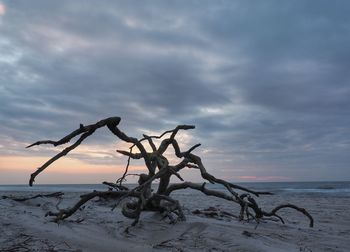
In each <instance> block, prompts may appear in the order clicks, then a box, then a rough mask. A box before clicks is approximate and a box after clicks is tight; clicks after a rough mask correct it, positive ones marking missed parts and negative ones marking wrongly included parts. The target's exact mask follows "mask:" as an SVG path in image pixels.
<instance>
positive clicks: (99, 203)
mask: <svg viewBox="0 0 350 252" xmlns="http://www.w3.org/2000/svg"><path fill="white" fill-rule="evenodd" d="M37 193H38V192H35V193H33V192H10V191H8V192H4V191H3V192H0V196H1V198H2V197H3V196H15V197H23V196H29V195H35V194H37ZM80 194H81V193H78V192H68V193H67V192H65V193H64V195H63V197H62V198H61V199H58V198H36V199H31V200H27V201H24V202H17V201H14V200H11V199H0V251H349V248H350V208H349V205H350V198H349V197H348V196H339V195H337V196H336V197H335V196H334V195H332V194H327V195H325V194H311V193H309V194H307V193H304V194H292V193H289V194H277V195H273V196H264V197H262V196H261V197H260V198H259V202H261V203H262V206H263V207H264V208H266V209H271V207H272V206H275V205H277V204H280V203H286V202H290V203H294V204H297V205H299V206H302V207H305V208H306V209H308V210H309V212H310V213H311V214H312V215H313V217H314V220H315V226H314V228H310V227H309V226H308V224H309V223H308V220H307V218H306V217H305V216H303V215H302V214H300V213H298V212H296V211H293V210H288V211H287V210H286V211H284V212H281V215H282V216H284V219H285V221H286V224H282V223H280V222H277V221H274V220H265V221H263V222H261V223H260V224H259V225H256V223H255V222H254V221H251V222H239V221H238V220H237V219H235V218H228V217H220V216H213V217H208V216H203V215H198V214H193V211H194V210H196V209H199V210H203V209H206V208H208V207H210V206H212V207H215V208H217V209H220V210H221V211H228V212H230V213H232V214H238V208H237V206H235V205H233V204H232V203H229V202H225V201H224V200H220V199H216V198H213V197H206V196H204V195H202V194H200V193H196V192H195V193H193V194H188V193H183V194H182V193H180V192H179V193H177V194H176V196H175V198H177V199H178V200H179V201H180V202H181V204H182V205H183V207H184V211H185V214H186V217H187V220H186V221H185V222H178V223H176V224H169V221H168V220H167V219H163V220H162V216H161V215H159V214H155V213H151V212H149V213H143V214H142V217H141V221H140V222H139V223H138V224H137V225H136V226H135V227H129V226H130V225H131V223H132V220H131V219H127V218H125V217H124V216H123V215H122V214H121V212H120V208H116V209H115V210H114V211H111V206H112V205H113V202H112V201H106V200H102V199H96V200H94V201H92V202H89V203H87V204H86V205H85V206H84V207H83V209H81V210H80V211H78V212H77V213H76V214H75V215H73V216H71V217H70V218H68V219H67V220H65V221H61V222H60V223H59V224H57V223H53V222H51V220H52V218H51V217H45V213H46V212H47V211H50V210H53V211H54V210H57V209H61V208H64V207H68V206H71V205H73V204H74V202H76V201H77V200H78V199H79V195H80ZM128 227H129V228H128Z"/></svg>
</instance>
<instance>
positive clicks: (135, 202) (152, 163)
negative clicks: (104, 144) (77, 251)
mask: <svg viewBox="0 0 350 252" xmlns="http://www.w3.org/2000/svg"><path fill="white" fill-rule="evenodd" d="M120 120H121V118H120V117H110V118H107V119H104V120H101V121H99V122H97V123H95V124H91V125H87V126H84V125H83V124H80V126H79V128H78V129H77V130H75V131H73V132H71V133H70V134H68V135H67V136H65V137H63V138H62V139H60V140H58V141H52V140H44V141H38V142H35V143H33V144H31V145H29V146H27V148H30V147H32V146H36V145H41V144H51V145H53V146H59V145H63V144H67V143H68V142H70V141H71V140H72V139H73V138H75V137H77V136H79V138H78V139H77V140H76V141H75V142H74V143H73V144H71V145H70V146H68V147H66V148H65V149H63V150H62V151H61V152H59V153H58V154H57V155H55V156H54V157H52V158H51V159H49V160H48V161H47V162H46V163H44V164H43V165H42V166H41V167H39V168H38V169H37V170H36V171H35V172H33V173H32V174H31V176H30V180H29V185H30V186H32V185H33V183H34V180H35V178H36V176H38V175H39V174H40V173H41V172H43V171H44V170H45V169H46V168H47V167H49V166H50V165H51V164H52V163H53V162H55V161H56V160H58V159H59V158H61V157H63V156H65V155H67V154H68V153H69V152H70V151H72V150H73V149H75V148H76V147H78V146H79V145H80V144H81V143H82V142H83V141H84V140H85V139H86V138H87V137H89V136H90V135H92V134H93V133H94V132H95V131H96V130H97V129H99V128H101V127H105V126H106V127H107V128H108V129H109V130H110V131H111V132H112V133H113V134H114V135H115V136H116V137H118V138H119V139H120V140H122V141H124V142H127V143H130V144H131V147H130V149H129V150H128V151H125V150H117V152H118V153H120V154H122V155H125V156H127V157H128V161H127V165H126V168H125V171H124V174H123V176H122V177H121V178H119V179H118V180H117V181H116V183H110V182H103V183H104V184H106V185H108V186H109V187H110V189H109V190H108V191H94V192H91V193H88V194H84V195H81V199H80V200H79V201H78V202H77V203H76V204H75V205H74V206H72V207H71V208H67V209H61V210H60V211H58V212H48V213H47V215H48V216H54V217H55V218H54V221H56V222H57V221H60V220H63V219H66V218H68V217H69V216H71V215H72V214H74V213H75V212H76V211H77V210H78V209H79V208H80V207H81V206H83V205H84V204H85V203H86V202H88V201H89V200H91V199H93V198H95V197H100V198H114V199H115V200H116V204H115V206H117V205H118V204H120V202H124V204H123V206H122V213H123V215H124V216H125V217H127V218H132V219H134V222H133V223H132V225H135V224H136V223H137V222H138V221H139V218H140V214H141V212H142V211H157V212H160V213H162V214H164V215H165V216H167V217H168V218H169V219H170V220H171V221H172V222H176V221H177V220H185V215H184V214H183V211H182V208H181V205H180V204H179V202H178V201H177V200H175V199H174V198H172V197H171V193H172V192H174V191H177V190H182V189H186V188H190V189H193V190H197V191H201V192H202V193H204V194H205V195H208V196H214V197H218V198H222V199H224V200H228V201H232V202H234V203H236V204H238V205H239V206H240V213H239V219H240V220H249V219H253V220H255V221H256V222H257V223H259V221H260V219H262V218H264V217H272V216H273V217H277V218H278V219H279V220H280V221H281V222H282V223H284V220H283V218H282V217H281V216H280V215H278V214H277V213H278V211H279V210H281V209H283V208H291V209H294V210H296V211H299V212H301V213H302V214H304V215H305V216H306V217H308V219H309V226H310V227H313V218H312V216H311V215H310V214H309V213H308V212H307V211H306V210H305V209H304V208H300V207H298V206H296V205H293V204H284V205H279V206H277V207H275V208H273V209H272V210H271V211H265V210H263V209H261V208H260V207H259V205H258V203H257V201H256V199H255V198H256V197H259V196H260V195H271V193H270V192H262V191H254V190H251V189H249V188H245V187H242V186H239V185H236V184H233V183H230V182H228V181H225V180H222V179H219V178H216V177H215V176H213V175H211V174H210V173H208V172H207V170H206V168H205V167H204V165H203V163H202V160H201V158H200V157H199V156H197V155H195V154H193V153H192V152H193V151H194V150H195V149H196V148H198V147H199V146H200V144H196V145H194V146H193V147H191V148H189V149H188V150H186V151H182V150H180V147H179V144H178V142H177V140H176V135H177V133H178V132H179V131H180V130H190V129H194V128H195V126H193V125H178V126H177V127H176V128H174V129H172V130H168V131H165V132H164V133H162V134H161V135H159V136H148V135H143V138H141V139H137V138H134V137H130V136H128V135H126V134H125V133H124V132H123V131H121V130H120V129H119V128H118V125H119V123H120ZM154 139H160V140H161V142H160V144H159V146H156V144H155V142H154V141H153V140H154ZM145 144H148V145H149V146H150V148H151V152H147V151H146V148H145ZM170 146H172V147H173V149H174V151H175V155H176V157H177V158H179V159H180V161H179V163H177V164H170V163H169V161H168V159H167V158H166V157H165V156H164V153H165V151H166V150H167V149H168V148H169V147H170ZM134 148H137V150H138V151H137V152H133V149H134ZM131 159H143V160H144V163H145V166H146V168H147V173H142V174H136V175H138V176H139V180H138V186H136V187H134V188H132V189H128V187H126V186H124V185H123V182H124V181H125V178H126V177H127V176H128V175H130V174H128V168H129V165H130V161H131ZM184 168H189V169H197V170H198V171H199V173H200V175H201V177H202V178H203V179H204V180H205V181H206V182H209V183H212V184H220V185H222V186H224V187H225V188H226V190H227V192H226V193H224V192H222V191H217V190H212V189H208V188H207V187H206V182H204V183H203V184H196V183H192V182H187V181H184V180H183V178H182V177H181V175H180V171H182V170H183V169H184ZM133 175H135V174H133ZM172 176H176V177H177V178H178V179H179V180H181V181H182V182H181V183H176V184H170V178H171V177H172ZM155 180H159V184H158V189H157V191H156V192H153V191H152V190H151V186H152V183H153V182H155Z"/></svg>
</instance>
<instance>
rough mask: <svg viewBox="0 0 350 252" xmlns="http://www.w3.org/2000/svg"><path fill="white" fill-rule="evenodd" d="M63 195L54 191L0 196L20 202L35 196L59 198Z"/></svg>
mask: <svg viewBox="0 0 350 252" xmlns="http://www.w3.org/2000/svg"><path fill="white" fill-rule="evenodd" d="M63 195H64V193H62V192H54V193H49V194H37V195H34V196H31V197H12V196H6V195H5V196H2V198H3V199H11V200H14V201H19V202H22V201H27V200H31V199H36V198H43V197H45V198H51V197H54V198H60V197H61V196H63Z"/></svg>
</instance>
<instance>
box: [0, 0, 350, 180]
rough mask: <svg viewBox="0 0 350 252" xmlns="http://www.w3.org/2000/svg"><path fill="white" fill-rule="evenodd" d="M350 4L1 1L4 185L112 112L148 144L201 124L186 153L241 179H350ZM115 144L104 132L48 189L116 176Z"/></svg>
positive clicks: (54, 170) (0, 169) (56, 168)
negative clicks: (46, 142)
mask: <svg viewBox="0 0 350 252" xmlns="http://www.w3.org/2000/svg"><path fill="white" fill-rule="evenodd" d="M349 9H350V2H349V1H337V0H333V1H323V0H318V1H310V0H304V1H289V0H288V1H287V0H265V1H233V0H228V1H204V0H203V1H190V0H184V1H180V0H177V1H155V0H154V1H131V0H128V1H103V0H102V1H82V0H76V1H70V0H63V1H46V0H31V1H27V0H16V1H10V0H8V1H5V0H0V184H25V183H27V182H28V180H29V176H30V174H31V173H32V172H34V171H35V170H36V168H38V167H40V166H41V165H42V164H43V163H44V162H45V161H46V160H48V159H49V158H50V157H52V156H53V155H55V154H56V153H58V151H60V150H62V148H54V147H51V146H38V147H33V148H31V149H25V146H27V145H28V144H30V143H33V142H35V141H37V140H43V139H52V140H57V139H60V138H61V137H63V136H65V135H66V134H68V133H70V132H71V131H73V130H75V129H76V128H77V127H78V126H79V124H80V123H83V124H85V125H86V124H90V123H95V122H97V121H98V120H100V119H103V118H107V117H110V116H120V117H121V118H122V121H121V123H120V125H119V128H120V129H121V130H122V131H124V132H125V133H127V134H128V135H130V136H134V137H138V138H140V137H142V134H144V133H146V134H160V133H162V132H163V131H165V130H168V129H172V128H174V127H176V125H178V124H193V125H195V126H196V129H194V130H191V131H186V132H182V133H181V134H179V141H181V147H182V148H183V149H186V148H189V147H191V146H192V145H194V144H197V143H201V144H202V145H201V147H200V148H198V149H196V150H195V151H194V153H195V154H197V155H199V156H201V157H202V159H203V162H204V164H205V166H206V168H207V170H208V171H209V172H210V173H212V174H214V175H215V176H217V177H219V178H223V179H227V180H230V181H233V182H242V181H335V180H350V167H349V166H350V155H349V154H350V98H349V97H350V84H349V81H350V71H349V66H350V16H349V12H348V10H349ZM116 149H124V150H127V149H128V145H127V144H125V143H122V142H121V141H120V140H118V139H117V138H115V137H114V136H113V135H112V134H111V133H110V132H108V130H107V129H99V130H98V131H97V132H95V134H94V135H92V136H91V137H90V138H88V139H87V140H86V141H85V142H83V143H82V145H81V146H79V147H78V148H77V149H75V150H74V151H72V152H71V153H70V154H69V155H68V156H66V157H64V158H62V159H61V160H59V161H58V162H57V163H55V164H54V165H53V166H52V167H49V168H47V170H45V172H43V173H42V174H40V175H39V176H38V177H37V179H36V183H39V184H47V183H60V184H62V183H100V182H102V181H104V180H107V181H115V180H116V179H117V178H118V177H120V176H121V174H122V173H123V169H124V167H125V163H126V158H125V157H124V156H121V155H119V154H118V153H116ZM169 155H171V153H169ZM170 161H171V162H172V163H173V162H177V160H175V159H174V157H170ZM130 169H131V171H132V172H134V173H140V172H142V171H145V168H144V166H143V163H142V162H133V163H132V166H131V168H130ZM183 174H184V178H186V179H191V180H193V181H201V178H200V176H199V174H198V171H197V170H191V169H187V170H184V171H183ZM135 179H136V178H130V179H129V182H133V181H135Z"/></svg>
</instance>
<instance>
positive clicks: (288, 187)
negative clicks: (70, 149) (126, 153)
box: [0, 181, 350, 196]
mask: <svg viewBox="0 0 350 252" xmlns="http://www.w3.org/2000/svg"><path fill="white" fill-rule="evenodd" d="M236 184H238V185H241V186H244V187H246V188H249V189H253V190H257V191H269V192H272V193H274V194H281V193H288V194H289V193H293V194H305V193H306V194H324V195H331V196H350V181H344V182H332V181H326V182H246V183H236ZM126 186H128V187H129V188H132V187H134V186H136V184H126ZM153 187H154V189H156V188H157V184H154V185H153ZM206 187H207V188H208V189H215V190H220V191H226V189H225V188H224V187H223V186H221V185H216V184H215V185H212V184H210V183H207V185H206ZM107 188H108V187H107V186H105V185H103V184H48V185H44V184H35V185H34V186H33V187H30V186H28V185H0V192H57V191H60V192H82V193H83V192H91V191H93V190H98V191H100V190H106V189H107ZM179 192H180V191H179ZM191 192H193V190H191V189H186V190H181V193H183V194H187V193H188V194H190V193H191Z"/></svg>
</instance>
